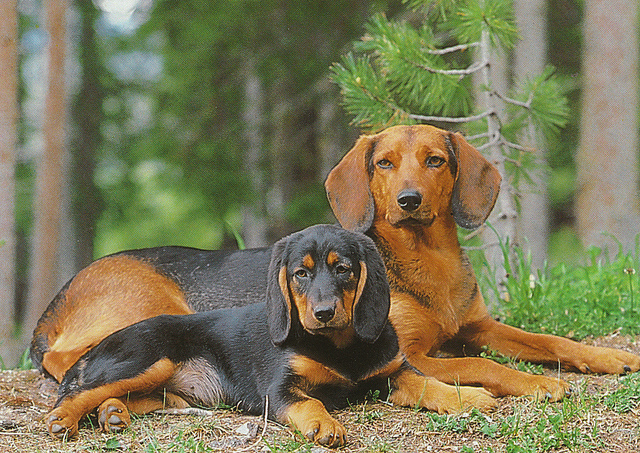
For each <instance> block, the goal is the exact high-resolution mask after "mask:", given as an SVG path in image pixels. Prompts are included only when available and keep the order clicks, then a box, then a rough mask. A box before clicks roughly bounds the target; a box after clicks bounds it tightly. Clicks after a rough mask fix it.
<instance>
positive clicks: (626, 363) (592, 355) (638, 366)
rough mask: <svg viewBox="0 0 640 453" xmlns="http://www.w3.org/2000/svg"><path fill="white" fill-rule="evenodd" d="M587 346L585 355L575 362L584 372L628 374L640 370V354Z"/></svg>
mask: <svg viewBox="0 0 640 453" xmlns="http://www.w3.org/2000/svg"><path fill="white" fill-rule="evenodd" d="M585 347H586V348H587V349H586V350H585V351H584V354H583V356H582V357H581V358H580V359H578V360H576V362H577V363H575V364H573V366H575V367H576V368H577V369H579V370H580V371H582V372H583V373H603V374H626V373H633V372H636V371H638V370H640V356H637V355H635V354H632V353H630V352H627V351H623V350H621V349H613V348H600V347H596V346H585Z"/></svg>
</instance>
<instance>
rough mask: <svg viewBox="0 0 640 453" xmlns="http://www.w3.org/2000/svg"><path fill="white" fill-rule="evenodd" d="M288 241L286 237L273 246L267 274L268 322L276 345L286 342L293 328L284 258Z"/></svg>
mask: <svg viewBox="0 0 640 453" xmlns="http://www.w3.org/2000/svg"><path fill="white" fill-rule="evenodd" d="M287 242H288V240H287V238H284V239H281V240H279V241H278V242H276V243H275V245H274V246H273V250H272V252H271V262H270V264H269V271H268V275H267V322H268V324H269V334H270V335H271V340H272V341H273V343H274V344H276V345H280V344H282V343H284V341H285V340H286V339H287V337H288V336H289V331H290V330H291V298H290V297H289V283H288V281H287V267H286V264H285V263H284V259H283V257H284V255H285V251H286V248H287Z"/></svg>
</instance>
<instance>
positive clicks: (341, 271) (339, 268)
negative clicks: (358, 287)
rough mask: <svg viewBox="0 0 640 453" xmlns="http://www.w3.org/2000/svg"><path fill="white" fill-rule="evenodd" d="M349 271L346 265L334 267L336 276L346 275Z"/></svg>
mask: <svg viewBox="0 0 640 453" xmlns="http://www.w3.org/2000/svg"><path fill="white" fill-rule="evenodd" d="M350 271H351V268H350V267H349V266H347V265H346V264H338V265H337V266H336V272H337V273H338V274H346V273H347V272H350Z"/></svg>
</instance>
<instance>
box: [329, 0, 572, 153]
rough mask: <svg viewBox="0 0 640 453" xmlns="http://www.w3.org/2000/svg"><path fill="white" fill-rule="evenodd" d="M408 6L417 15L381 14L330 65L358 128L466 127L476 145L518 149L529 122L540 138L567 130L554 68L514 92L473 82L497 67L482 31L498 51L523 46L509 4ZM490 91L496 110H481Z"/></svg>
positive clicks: (464, 1) (412, 1)
mask: <svg viewBox="0 0 640 453" xmlns="http://www.w3.org/2000/svg"><path fill="white" fill-rule="evenodd" d="M405 3H407V4H408V6H409V8H410V11H408V12H407V14H405V15H404V17H405V18H404V19H403V20H389V19H387V17H386V16H385V15H383V14H378V15H375V16H374V17H373V18H371V20H370V21H369V23H368V24H367V26H366V34H365V35H364V36H363V38H362V39H361V40H359V41H357V42H356V43H354V46H353V50H352V51H351V52H349V53H347V54H346V55H345V56H344V57H343V58H342V61H341V62H339V63H335V64H334V65H333V66H332V68H331V70H332V78H333V80H334V81H335V82H336V83H337V84H338V85H339V86H340V88H341V90H342V95H343V104H344V107H345V109H346V111H347V112H348V113H349V114H350V115H351V116H352V117H353V121H352V123H353V124H354V125H356V126H358V127H360V128H361V129H363V130H367V131H376V130H380V129H382V128H385V127H388V126H391V125H396V124H415V123H435V124H441V123H451V124H456V125H464V128H465V129H466V132H467V133H468V134H471V135H472V138H476V139H477V140H476V141H477V143H476V145H477V146H479V147H482V146H490V145H491V144H495V143H496V142H499V144H500V145H504V147H505V148H509V147H511V149H512V150H513V149H516V150H518V149H519V148H521V147H519V146H518V145H517V144H516V143H517V138H518V136H519V134H521V132H522V131H523V130H524V129H525V128H527V127H529V125H533V126H534V127H535V128H536V129H537V130H538V131H539V132H540V134H541V137H548V136H550V135H552V134H554V133H557V131H558V130H559V129H561V128H562V127H564V125H565V123H566V120H567V117H568V113H569V111H568V106H567V100H566V97H565V96H564V94H563V93H562V85H561V84H560V83H559V81H558V80H557V78H556V76H555V75H554V70H553V68H551V67H549V68H547V69H546V70H545V71H543V73H542V74H540V75H539V76H537V77H533V78H531V79H527V80H521V81H514V83H513V89H512V90H511V91H510V92H509V93H498V92H496V91H495V90H494V89H493V88H492V87H491V86H486V84H485V85H480V84H479V83H477V82H476V83H474V77H479V74H480V73H481V71H483V70H485V69H486V68H488V67H489V66H490V64H491V62H490V61H486V60H483V58H482V55H483V54H485V55H486V54H487V52H481V49H480V47H481V45H483V40H482V37H483V34H484V36H487V37H488V39H486V40H485V41H484V42H488V44H489V45H490V47H491V49H489V53H492V54H495V53H496V52H508V51H509V50H510V49H511V48H513V46H514V45H515V43H516V42H517V39H518V30H517V27H516V25H515V20H514V14H513V10H512V2H511V1H510V0H457V1H444V0H440V1H437V0H436V1H433V0H408V1H406V2H405ZM476 80H478V79H476ZM486 93H490V94H491V95H492V96H493V99H494V101H495V104H496V107H495V108H494V109H488V110H487V109H486V108H485V107H479V105H480V104H482V103H481V102H479V99H480V96H483V95H486ZM489 117H492V118H493V119H494V120H496V121H497V123H498V124H499V126H500V127H499V131H500V136H499V137H489V136H488V133H487V130H488V127H487V123H488V121H489ZM457 127H458V128H461V126H457ZM520 151H522V150H521V149H520ZM507 153H508V151H507Z"/></svg>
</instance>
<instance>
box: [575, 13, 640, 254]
mask: <svg viewBox="0 0 640 453" xmlns="http://www.w3.org/2000/svg"><path fill="white" fill-rule="evenodd" d="M637 20H638V2H637V0H587V1H586V2H585V16H584V51H583V52H584V53H583V64H584V67H583V73H584V85H583V88H582V93H583V99H582V122H581V127H580V134H581V136H580V146H579V149H578V152H577V155H576V167H577V179H578V181H577V193H576V218H577V227H578V234H579V236H580V238H581V240H582V243H583V245H585V246H593V245H595V246H598V247H602V248H603V249H604V251H605V253H607V251H608V253H609V254H611V255H613V254H615V253H616V252H617V251H618V243H617V241H619V242H620V245H621V246H622V247H623V250H625V251H631V250H633V249H634V242H635V238H636V236H637V235H638V233H640V215H639V207H638V118H637V115H638V22H637ZM609 235H612V236H613V237H611V236H609Z"/></svg>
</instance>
